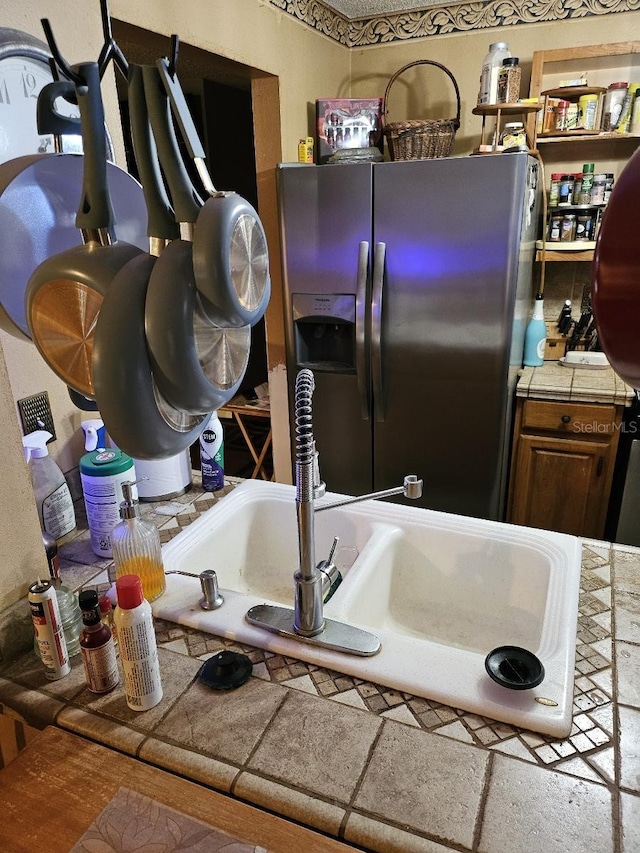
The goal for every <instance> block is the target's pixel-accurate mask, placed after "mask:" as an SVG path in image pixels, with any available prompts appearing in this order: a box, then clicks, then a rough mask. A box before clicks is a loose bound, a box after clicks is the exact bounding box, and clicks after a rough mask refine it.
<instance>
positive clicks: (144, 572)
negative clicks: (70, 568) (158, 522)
mask: <svg viewBox="0 0 640 853" xmlns="http://www.w3.org/2000/svg"><path fill="white" fill-rule="evenodd" d="M134 486H135V483H132V482H125V483H122V496H123V497H124V500H123V501H122V503H121V504H120V518H121V519H122V521H121V522H120V523H119V524H117V525H116V526H115V527H114V528H113V532H112V533H111V551H112V554H113V561H114V563H115V565H116V579H117V578H120V577H122V576H123V575H138V577H139V578H140V580H141V581H142V591H143V593H144V597H145V598H146V599H147V601H155V599H156V598H158V597H159V596H160V595H162V593H163V592H164V591H165V586H166V581H165V576H164V565H163V563H162V552H161V550H160V534H159V533H158V529H157V528H156V526H155V524H152V523H151V522H150V521H146V520H145V519H143V518H140V506H139V504H138V502H137V501H136V500H135V499H134V497H133V492H132V489H133V487H134Z"/></svg>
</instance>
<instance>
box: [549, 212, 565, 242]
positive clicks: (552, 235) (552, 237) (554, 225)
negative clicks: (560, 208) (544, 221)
mask: <svg viewBox="0 0 640 853" xmlns="http://www.w3.org/2000/svg"><path fill="white" fill-rule="evenodd" d="M562 219H563V216H562V214H561V213H554V214H553V215H552V217H551V219H550V220H549V237H548V239H549V242H550V243H558V242H560V231H561V230H562Z"/></svg>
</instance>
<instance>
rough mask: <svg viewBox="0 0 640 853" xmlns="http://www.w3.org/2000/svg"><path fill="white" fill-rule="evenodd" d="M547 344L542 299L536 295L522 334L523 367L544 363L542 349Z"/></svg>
mask: <svg viewBox="0 0 640 853" xmlns="http://www.w3.org/2000/svg"><path fill="white" fill-rule="evenodd" d="M546 344H547V326H546V324H545V322H544V299H543V297H542V294H541V293H539V294H538V295H537V296H536V302H535V305H534V308H533V314H532V316H531V319H530V320H529V324H528V326H527V330H526V332H525V336H524V364H525V367H540V366H541V365H543V364H544V351H545V347H546Z"/></svg>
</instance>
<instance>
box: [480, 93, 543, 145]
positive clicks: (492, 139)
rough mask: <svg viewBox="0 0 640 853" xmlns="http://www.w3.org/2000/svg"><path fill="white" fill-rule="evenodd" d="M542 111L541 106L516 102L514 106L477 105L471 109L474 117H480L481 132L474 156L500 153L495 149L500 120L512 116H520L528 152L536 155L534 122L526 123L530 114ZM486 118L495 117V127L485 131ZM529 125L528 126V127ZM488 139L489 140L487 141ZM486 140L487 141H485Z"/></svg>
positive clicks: (500, 125) (500, 124)
mask: <svg viewBox="0 0 640 853" xmlns="http://www.w3.org/2000/svg"><path fill="white" fill-rule="evenodd" d="M541 109H542V104H540V103H535V104H522V103H520V101H517V102H516V103H514V104H478V105H477V106H476V107H474V108H473V110H472V113H473V115H474V116H482V131H481V135H480V145H479V147H478V148H476V149H475V150H474V152H473V153H474V154H497V153H499V152H500V151H501V149H500V148H498V147H497V140H498V138H499V136H500V129H501V127H502V120H503V119H506V118H510V117H512V116H522V117H523V123H524V125H525V134H526V139H527V145H528V146H529V151H530V152H531V153H532V154H535V153H537V149H536V126H535V122H532V123H528V122H527V121H526V119H527V117H528V116H529V115H530V114H532V113H537V112H539V111H540V110H541ZM487 116H495V117H496V123H495V127H494V128H491V130H490V131H488V130H487ZM528 125H529V126H528ZM488 137H489V139H488ZM487 139H488V141H487Z"/></svg>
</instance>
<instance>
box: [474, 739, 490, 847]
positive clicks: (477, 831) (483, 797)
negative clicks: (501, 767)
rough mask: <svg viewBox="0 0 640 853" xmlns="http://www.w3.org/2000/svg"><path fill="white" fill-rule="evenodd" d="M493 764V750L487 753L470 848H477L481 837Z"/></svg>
mask: <svg viewBox="0 0 640 853" xmlns="http://www.w3.org/2000/svg"><path fill="white" fill-rule="evenodd" d="M494 764H495V752H490V753H489V761H488V762H487V769H486V772H485V777H484V783H483V786H482V791H481V793H480V803H479V805H478V814H477V815H476V825H475V827H474V831H473V839H472V841H471V849H472V850H478V849H479V845H480V840H481V838H482V829H483V826H484V814H485V809H486V806H487V800H488V798H489V787H490V785H491V778H492V776H493V765H494Z"/></svg>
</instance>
